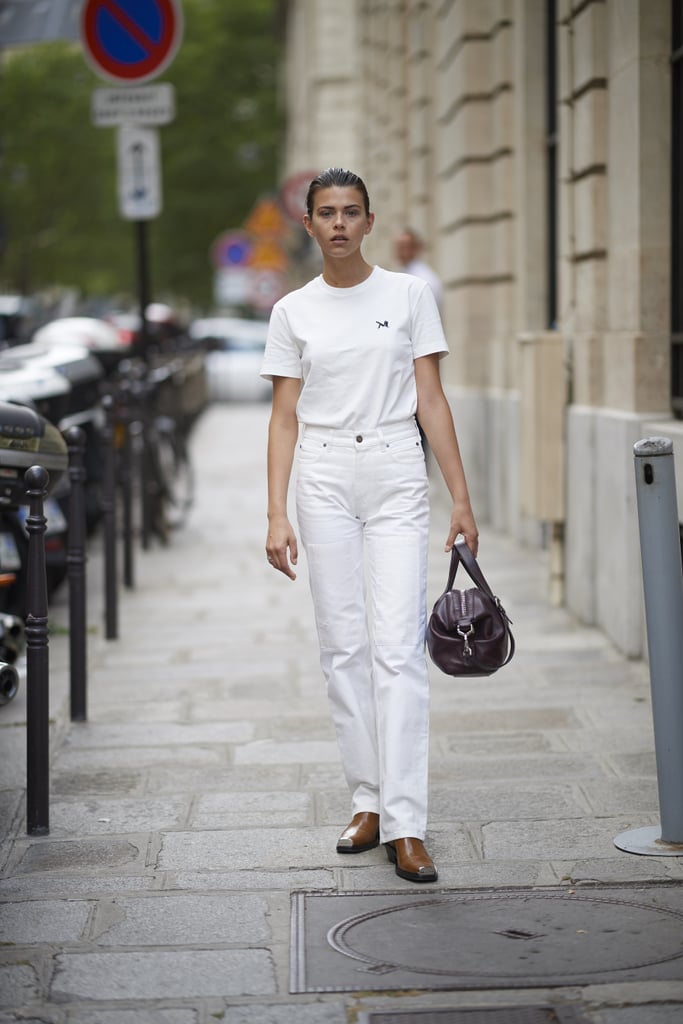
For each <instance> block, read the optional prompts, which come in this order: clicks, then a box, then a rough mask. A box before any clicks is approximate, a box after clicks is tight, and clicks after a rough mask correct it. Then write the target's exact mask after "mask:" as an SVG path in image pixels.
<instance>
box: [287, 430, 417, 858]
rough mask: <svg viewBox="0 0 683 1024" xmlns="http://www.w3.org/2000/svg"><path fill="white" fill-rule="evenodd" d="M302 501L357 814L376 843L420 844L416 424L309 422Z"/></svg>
mask: <svg viewBox="0 0 683 1024" xmlns="http://www.w3.org/2000/svg"><path fill="white" fill-rule="evenodd" d="M298 456H299V458H298V477H297V486H296V508H297V517H298V522H299V530H300V533H301V540H302V543H303V545H304V549H305V551H306V556H307V561H308V567H309V578H310V585H311V594H312V598H313V605H314V609H315V617H316V626H317V630H318V639H319V643H320V664H321V667H322V670H323V674H324V677H325V680H326V683H327V692H328V697H329V701H330V707H331V712H332V719H333V722H334V727H335V730H336V735H337V741H338V744H339V750H340V754H341V759H342V764H343V768H344V772H345V775H346V779H347V782H348V785H349V788H350V790H351V795H352V813H353V814H356V813H358V812H359V811H373V812H376V813H379V815H380V841H381V842H389V841H390V840H393V839H400V838H402V837H405V836H414V837H415V838H417V839H424V835H425V829H426V823H427V788H428V758H429V750H428V746H429V681H428V676H427V663H426V657H425V648H424V640H425V627H426V582H427V544H428V531H429V496H428V481H427V472H426V468H425V460H424V453H423V450H422V445H421V443H420V436H419V432H418V429H417V425H416V423H415V421H414V420H412V419H411V420H409V421H407V422H403V423H399V424H392V425H391V426H390V427H386V428H384V429H382V430H374V431H369V432H360V431H359V432H358V433H356V432H354V431H338V430H329V429H327V428H323V427H305V428H303V432H302V437H301V440H300V444H299V452H298Z"/></svg>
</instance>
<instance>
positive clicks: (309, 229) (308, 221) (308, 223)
mask: <svg viewBox="0 0 683 1024" xmlns="http://www.w3.org/2000/svg"><path fill="white" fill-rule="evenodd" d="M303 223H304V227H305V228H306V231H307V232H308V234H309V235H310V236H311V238H313V225H312V224H311V218H310V217H309V216H308V214H307V213H305V214H304V221H303Z"/></svg>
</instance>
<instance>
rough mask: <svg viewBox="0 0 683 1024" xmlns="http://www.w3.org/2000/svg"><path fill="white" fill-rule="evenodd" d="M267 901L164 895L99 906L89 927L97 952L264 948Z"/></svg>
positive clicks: (125, 898) (247, 896)
mask: <svg viewBox="0 0 683 1024" xmlns="http://www.w3.org/2000/svg"><path fill="white" fill-rule="evenodd" d="M268 916H269V915H268V901H267V900H266V898H265V897H264V896H262V895H260V894H259V895H257V894H255V893H250V894H244V895H243V894H234V893H225V894H222V895H221V898H220V899H216V897H215V896H214V895H213V894H196V893H191V894H183V895H180V896H176V895H169V894H167V893H163V894H156V895H153V896H145V897H133V896H121V897H117V898H115V899H113V900H102V901H100V903H99V904H98V908H97V914H96V917H95V921H94V923H93V931H94V936H95V941H96V942H97V945H98V946H195V947H202V946H207V945H209V946H213V945H222V944H228V943H229V944H232V945H235V944H239V945H255V944H257V943H259V944H265V943H267V942H268V941H269V940H270V938H271V930H270V926H269V924H268Z"/></svg>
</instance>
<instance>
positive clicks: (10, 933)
mask: <svg viewBox="0 0 683 1024" xmlns="http://www.w3.org/2000/svg"><path fill="white" fill-rule="evenodd" d="M91 909H92V904H90V903H87V902H80V901H77V900H27V901H22V902H21V903H3V904H2V914H1V915H0V944H2V945H12V946H29V945H33V944H35V943H41V944H42V943H55V944H63V943H76V942H80V941H81V939H82V938H83V935H84V932H85V928H86V925H87V923H88V918H89V916H90V912H91Z"/></svg>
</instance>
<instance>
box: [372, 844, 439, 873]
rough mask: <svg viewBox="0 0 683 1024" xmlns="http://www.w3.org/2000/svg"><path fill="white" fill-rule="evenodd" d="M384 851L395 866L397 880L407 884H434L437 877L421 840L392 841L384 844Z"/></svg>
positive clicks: (432, 862)
mask: <svg viewBox="0 0 683 1024" xmlns="http://www.w3.org/2000/svg"><path fill="white" fill-rule="evenodd" d="M384 849H385V850H386V851H387V857H388V858H389V860H390V861H391V863H392V864H395V865H396V874H397V875H398V876H399V878H405V879H407V881H409V882H436V880H437V878H438V877H439V875H438V873H437V870H436V868H435V866H434V861H433V860H432V858H431V857H430V856H429V854H428V853H427V851H426V850H425V847H424V843H423V842H422V840H421V839H413V838H412V837H407V838H405V839H394V840H393V841H392V842H390V843H385V844H384Z"/></svg>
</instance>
